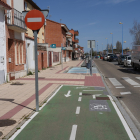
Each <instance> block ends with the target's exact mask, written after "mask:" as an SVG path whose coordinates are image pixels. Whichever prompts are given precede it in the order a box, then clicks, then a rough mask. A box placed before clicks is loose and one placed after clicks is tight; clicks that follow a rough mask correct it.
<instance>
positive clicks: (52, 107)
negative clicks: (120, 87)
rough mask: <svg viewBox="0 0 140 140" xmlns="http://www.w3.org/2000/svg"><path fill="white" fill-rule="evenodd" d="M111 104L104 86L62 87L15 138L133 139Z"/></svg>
mask: <svg viewBox="0 0 140 140" xmlns="http://www.w3.org/2000/svg"><path fill="white" fill-rule="evenodd" d="M114 107H115V108H117V106H115V105H114V101H113V100H112V98H111V97H110V96H109V95H108V92H107V90H106V88H104V87H86V86H85V87H83V86H62V87H61V88H60V90H59V91H58V92H57V93H56V95H55V96H54V97H53V98H52V99H51V100H50V101H49V102H48V103H47V104H46V105H45V106H44V107H43V108H42V109H41V110H40V111H39V113H38V114H37V115H36V116H35V117H34V118H33V119H32V120H31V121H30V123H29V124H28V125H27V126H26V127H25V128H24V129H23V130H22V131H21V132H20V133H19V135H18V136H17V137H16V138H15V140H19V139H20V140H38V139H41V140H91V139H92V140H118V139H123V140H128V139H135V138H134V136H133V134H132V132H131V131H130V129H129V127H128V126H127V124H126V122H125V120H123V119H122V118H123V117H122V116H121V117H122V118H121V117H120V116H119V115H120V114H119V111H118V110H117V111H116V109H115V108H114ZM118 114H119V115H118ZM121 120H122V121H121ZM13 137H14V136H13ZM11 139H12V138H11Z"/></svg>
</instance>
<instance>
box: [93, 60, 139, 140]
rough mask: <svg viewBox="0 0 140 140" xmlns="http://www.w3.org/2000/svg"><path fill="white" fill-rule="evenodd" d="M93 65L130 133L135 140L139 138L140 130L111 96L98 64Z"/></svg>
mask: <svg viewBox="0 0 140 140" xmlns="http://www.w3.org/2000/svg"><path fill="white" fill-rule="evenodd" d="M95 66H96V68H97V69H98V71H99V73H100V74H101V78H102V81H103V83H104V85H105V87H106V89H107V91H108V93H109V95H111V97H112V98H113V100H114V101H115V103H116V105H117V106H118V108H119V110H120V112H121V113H122V115H123V117H124V119H125V120H126V122H127V124H128V126H129V127H130V129H131V131H132V133H133V134H134V136H135V137H136V139H137V140H140V132H139V130H138V129H137V127H136V126H135V124H134V123H133V121H132V120H131V118H130V117H129V115H128V113H127V112H126V111H125V109H124V108H123V107H122V105H121V104H120V102H119V100H118V99H117V98H116V97H115V96H113V94H112V92H111V91H110V89H109V88H108V86H107V84H106V82H105V80H104V78H103V76H102V73H101V71H100V69H99V68H98V66H97V65H96V63H95Z"/></svg>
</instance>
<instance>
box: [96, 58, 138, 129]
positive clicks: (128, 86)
mask: <svg viewBox="0 0 140 140" xmlns="http://www.w3.org/2000/svg"><path fill="white" fill-rule="evenodd" d="M94 62H95V63H96V65H97V67H98V69H99V70H100V72H101V73H102V74H103V77H104V79H105V82H106V83H107V85H108V87H109V88H110V90H111V92H112V94H113V95H114V96H116V97H117V98H118V99H119V101H120V103H121V104H122V106H123V107H124V108H125V110H126V112H127V113H128V114H129V116H130V117H131V119H132V120H133V122H134V124H135V125H136V127H137V128H138V130H139V131H140V111H139V110H140V109H139V106H140V72H139V71H136V72H135V71H134V70H133V69H132V68H126V67H123V66H122V65H118V63H117V62H108V61H103V60H99V59H95V60H94Z"/></svg>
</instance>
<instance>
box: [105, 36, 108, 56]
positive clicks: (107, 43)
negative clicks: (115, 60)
mask: <svg viewBox="0 0 140 140" xmlns="http://www.w3.org/2000/svg"><path fill="white" fill-rule="evenodd" d="M105 39H107V53H108V38H105Z"/></svg>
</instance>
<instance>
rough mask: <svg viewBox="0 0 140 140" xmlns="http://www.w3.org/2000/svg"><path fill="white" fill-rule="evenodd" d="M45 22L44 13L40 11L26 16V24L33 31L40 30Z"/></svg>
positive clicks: (34, 11) (32, 11)
mask: <svg viewBox="0 0 140 140" xmlns="http://www.w3.org/2000/svg"><path fill="white" fill-rule="evenodd" d="M44 22H45V17H44V15H43V13H42V12H41V11H39V10H36V9H34V10H31V11H29V12H28V13H27V14H26V17H25V24H26V26H27V27H28V28H30V29H31V30H34V31H35V30H39V29H40V28H41V27H42V26H43V25H44Z"/></svg>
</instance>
